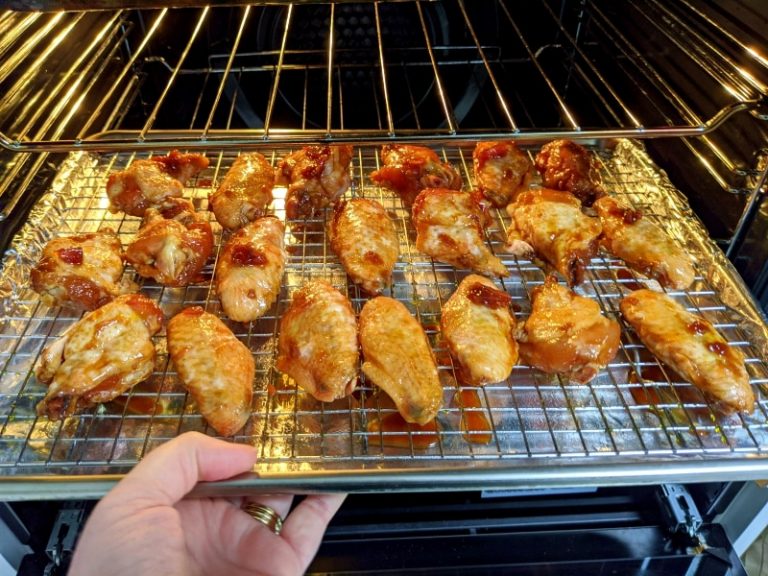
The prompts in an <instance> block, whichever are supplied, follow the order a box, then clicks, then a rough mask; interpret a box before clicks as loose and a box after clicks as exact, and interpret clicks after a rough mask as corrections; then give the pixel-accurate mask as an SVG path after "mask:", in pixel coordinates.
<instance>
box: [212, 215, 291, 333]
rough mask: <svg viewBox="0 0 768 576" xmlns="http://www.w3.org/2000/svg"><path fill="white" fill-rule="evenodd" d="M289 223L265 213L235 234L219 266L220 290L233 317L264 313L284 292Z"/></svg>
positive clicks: (253, 317) (249, 318)
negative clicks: (281, 292) (281, 286)
mask: <svg viewBox="0 0 768 576" xmlns="http://www.w3.org/2000/svg"><path fill="white" fill-rule="evenodd" d="M284 235H285V225H284V224H283V223H282V222H281V221H280V220H278V219H277V218H275V217H273V216H265V217H264V218H259V219H258V220H255V221H254V222H251V223H250V224H248V225H246V226H245V227H244V228H241V229H240V230H238V231H237V232H236V233H235V234H233V235H232V236H231V237H230V239H229V240H228V241H227V243H226V244H225V245H224V248H223V249H222V250H221V255H220V256H219V262H218V264H217V266H216V276H215V282H216V293H217V294H218V295H219V300H221V307H222V308H223V309H224V312H225V313H226V315H227V316H229V317H230V318H231V319H232V320H235V321H236V322H250V321H252V320H256V319H257V318H259V317H260V316H262V315H263V314H264V313H265V312H266V311H267V310H268V309H269V307H270V306H272V304H273V303H274V302H275V299H276V298H277V295H278V294H279V293H280V281H281V280H282V278H283V270H284V269H285V247H284Z"/></svg>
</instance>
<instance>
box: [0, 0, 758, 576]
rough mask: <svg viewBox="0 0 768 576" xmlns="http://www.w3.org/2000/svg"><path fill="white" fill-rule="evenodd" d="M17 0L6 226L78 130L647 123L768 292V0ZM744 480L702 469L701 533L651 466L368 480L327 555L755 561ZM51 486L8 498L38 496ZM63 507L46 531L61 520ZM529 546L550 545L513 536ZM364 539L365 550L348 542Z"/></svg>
mask: <svg viewBox="0 0 768 576" xmlns="http://www.w3.org/2000/svg"><path fill="white" fill-rule="evenodd" d="M16 4H17V3H14V2H0V6H7V7H9V8H12V9H13V10H8V11H5V12H2V13H0V93H3V94H4V97H3V99H2V101H1V102H0V144H2V145H3V148H4V149H3V150H2V152H0V218H2V229H1V230H0V245H2V246H3V247H6V246H9V245H10V243H11V240H12V239H13V237H14V235H15V234H16V233H17V231H18V230H19V229H20V228H21V227H22V226H23V225H24V223H25V222H27V221H28V219H29V218H30V215H32V216H34V211H35V204H36V202H37V201H38V199H39V197H40V195H41V193H42V191H45V190H47V189H49V188H50V186H51V183H52V182H54V181H55V178H56V177H57V175H58V174H59V170H60V167H61V166H62V164H63V163H65V162H66V161H67V158H68V154H69V153H73V152H74V153H78V152H81V151H83V152H86V153H93V154H96V155H97V157H98V158H100V159H101V161H102V163H103V165H105V166H112V165H113V163H114V162H127V161H130V159H132V158H134V157H141V156H143V155H147V154H149V153H150V152H157V151H163V150H168V149H170V148H181V149H188V150H195V149H198V150H211V151H215V152H216V153H218V154H219V156H218V158H219V163H220V164H221V163H222V158H223V159H224V160H223V164H222V165H226V162H227V160H226V159H227V158H230V159H231V157H232V155H233V154H235V153H236V151H237V150H241V149H247V148H256V149H259V150H267V151H271V152H272V153H273V154H274V153H275V151H280V150H285V149H289V148H291V147H296V146H300V145H302V144H304V143H307V142H314V141H318V140H322V141H329V142H351V143H354V144H357V145H359V146H367V147H370V150H373V147H374V146H377V145H378V144H381V143H384V142H389V141H393V140H396V141H403V142H405V141H415V142H420V143H425V144H428V145H431V146H433V147H435V148H436V149H440V150H442V151H443V154H449V155H451V154H453V155H454V156H452V159H454V158H459V156H455V154H456V152H455V151H456V150H462V146H465V145H471V143H473V142H474V141H476V140H478V139H493V138H510V137H511V138H514V139H516V140H519V141H520V142H521V143H522V144H523V145H528V146H531V147H535V146H537V145H539V144H540V143H542V142H544V141H546V140H549V139H552V138H555V137H558V136H564V137H572V138H580V139H583V141H584V142H587V143H589V144H590V145H591V146H593V147H594V148H595V150H598V151H599V150H602V149H605V148H606V147H610V145H609V143H611V142H613V141H615V139H617V138H634V139H638V140H640V141H641V142H642V146H643V147H644V149H645V150H647V152H648V154H649V155H650V157H651V158H652V159H653V160H654V161H655V162H656V163H657V164H658V166H660V167H661V168H662V169H663V170H664V172H665V173H666V174H667V175H668V176H669V178H670V180H671V182H672V183H673V184H674V186H675V187H676V188H677V189H679V190H680V191H681V192H682V193H683V194H684V196H685V198H686V199H687V201H688V203H689V204H690V207H691V208H692V210H693V214H695V216H693V215H692V217H694V218H698V219H700V220H701V221H702V222H703V224H704V226H705V227H706V229H707V230H708V231H709V234H710V236H711V237H712V239H713V240H715V242H716V243H717V244H718V246H719V247H720V248H722V249H723V251H724V252H725V253H726V254H727V256H728V258H729V259H730V260H731V261H732V262H733V264H734V265H735V266H736V268H737V269H738V271H739V272H740V273H741V275H742V277H743V278H744V280H745V282H746V283H747V285H748V286H749V288H750V289H751V291H752V294H753V295H754V297H755V298H756V299H757V300H758V301H759V302H760V304H761V305H762V306H764V307H765V306H768V266H767V265H766V262H768V242H766V241H765V237H766V227H768V211H767V209H766V208H765V206H764V205H763V196H764V192H765V184H766V182H765V178H766V173H767V171H768V158H767V156H768V131H766V123H765V120H766V118H768V116H766V114H768V111H767V110H766V108H765V103H766V100H765V98H766V94H768V90H767V88H766V86H768V59H766V55H765V54H764V51H763V50H764V46H765V35H764V32H763V31H764V30H765V29H766V24H768V8H766V6H765V5H764V4H763V3H761V2H758V1H748V0H742V1H736V0H726V1H724V2H719V3H717V4H716V5H715V4H714V3H709V2H699V1H694V0H683V1H681V2H677V3H674V4H669V3H665V2H662V1H660V0H640V1H638V2H633V3H615V2H609V1H607V0H589V1H569V0H562V1H555V0H550V1H547V0H543V1H540V2H535V3H519V2H512V1H509V0H507V1H505V0H494V1H489V2H466V1H461V0H451V1H440V2H410V1H405V2H376V3H374V2H358V3H355V2H338V3H333V4H331V3H325V2H306V3H297V4H293V5H289V4H285V3H272V4H264V5H261V4H259V5H244V4H242V3H238V2H231V3H227V5H226V6H218V5H217V6H215V7H204V6H197V5H194V2H190V3H186V2H185V3H183V4H185V5H186V4H190V5H189V6H187V7H184V8H168V7H164V6H162V5H152V3H151V2H147V3H141V2H135V3H133V5H129V4H130V3H124V4H123V5H120V6H114V7H113V9H110V10H88V9H86V8H88V7H87V6H86V5H85V4H84V3H82V2H80V3H78V2H77V1H70V2H66V1H65V2H62V3H57V4H58V5H59V6H58V7H62V6H63V7H65V8H70V9H71V11H65V12H56V11H49V9H50V8H52V7H53V5H52V4H51V3H46V1H45V0H41V1H40V2H39V3H37V4H36V3H35V2H31V3H30V2H23V3H21V2H20V3H18V4H20V5H22V6H19V5H16ZM36 7H39V8H42V11H29V10H30V8H36ZM446 150H447V152H446ZM115 159H117V160H115ZM459 159H460V158H459ZM374 161H375V159H374V158H373V156H372V157H371V158H369V159H367V160H366V162H368V163H373V162H374ZM361 164H363V161H362V160H361ZM3 369H4V370H9V368H8V367H7V366H4V367H3ZM6 374H7V373H6ZM5 425H7V423H6V424H5ZM737 484H738V483H737ZM740 489H743V487H742V486H734V485H733V483H730V482H721V483H716V484H713V485H704V484H701V485H694V486H689V491H690V492H691V493H692V494H693V496H694V498H695V500H696V502H697V503H698V505H699V508H700V510H701V511H702V517H703V521H702V522H701V523H700V526H698V527H697V530H698V533H697V538H698V539H699V540H697V539H694V540H691V539H690V538H689V536H690V535H688V536H686V535H685V534H684V532H685V530H683V531H682V532H683V533H680V532H679V531H677V532H676V531H675V528H676V524H675V522H674V521H673V520H670V516H669V514H668V512H664V511H663V510H665V506H664V505H661V504H654V505H653V506H649V502H653V503H657V502H663V501H664V500H663V499H661V500H660V499H659V496H658V494H659V493H663V490H662V488H661V487H659V486H653V487H646V488H643V487H635V488H633V489H631V490H630V489H619V488H598V489H597V492H596V493H593V492H592V490H586V491H583V492H576V493H575V494H570V495H569V494H567V493H566V494H564V495H563V494H557V493H553V492H551V491H550V492H548V493H546V494H544V495H537V494H533V495H531V494H528V495H521V494H511V495H510V494H503V493H494V492H493V491H490V492H487V493H471V494H470V493H463V492H457V493H452V494H450V493H448V494H440V495H432V496H425V495H418V496H412V495H404V494H399V495H396V496H392V495H389V496H387V495H384V494H381V495H377V496H376V497H372V498H365V497H364V496H362V495H359V496H355V497H354V499H353V502H351V503H350V505H349V506H347V507H345V509H344V510H343V511H342V513H341V514H340V516H339V517H338V518H337V520H336V521H335V522H334V524H333V525H332V527H331V529H330V531H329V533H328V538H327V539H326V543H325V545H324V548H323V549H322V550H321V554H320V556H319V557H318V559H317V560H316V563H315V564H314V565H313V568H312V570H313V571H317V572H330V571H334V570H337V571H346V572H348V573H359V572H365V571H368V572H372V571H375V570H382V571H383V570H385V569H386V570H394V571H397V572H398V573H402V571H404V570H405V569H411V570H412V571H414V572H419V571H421V573H424V572H426V571H430V570H431V569H434V568H435V567H436V566H440V565H441V564H440V561H441V560H442V558H443V557H444V555H445V554H446V553H448V552H446V550H448V549H450V550H451V553H455V554H456V555H459V553H460V552H462V551H464V553H465V555H464V556H463V560H462V562H461V563H460V565H459V566H458V569H470V568H472V569H473V570H476V571H480V572H481V573H482V572H483V571H484V570H485V571H488V572H489V573H490V572H491V571H493V570H494V569H499V566H500V565H504V566H505V570H507V571H508V573H518V572H510V570H518V571H519V573H524V572H523V571H525V573H547V574H549V573H574V572H573V570H574V568H573V566H574V562H575V563H576V564H577V565H578V570H581V572H579V573H584V574H594V573H597V572H596V571H597V570H608V569H610V570H613V571H614V572H613V573H628V572H629V571H631V570H646V571H647V570H656V571H658V572H659V573H664V572H665V571H667V572H674V573H682V572H684V571H685V570H688V571H689V573H695V574H710V573H711V574H718V573H723V574H725V573H729V572H728V570H733V572H730V573H740V572H739V571H738V570H739V568H738V559H735V558H734V557H733V554H734V552H733V548H732V546H731V543H730V542H729V541H728V540H729V538H730V539H731V540H733V539H734V537H733V535H725V534H724V533H723V529H722V526H721V524H719V523H718V522H717V519H718V518H719V516H718V514H721V513H723V511H724V510H726V509H727V502H728V501H730V499H731V498H734V497H735V496H733V494H735V493H736V492H738V490H740ZM672 500H674V498H673V499H672ZM41 509H42V506H38V507H37V509H36V508H35V504H33V503H31V504H26V505H16V506H15V510H11V513H13V514H16V515H17V516H20V517H22V518H28V517H30V516H32V517H34V516H35V515H37V516H38V517H40V518H42V517H44V516H45V515H44V514H41V513H40V510H41ZM368 515H370V516H368ZM46 518H47V517H46ZM372 518H373V519H375V521H372V520H371V519H372ZM672 518H674V516H673V517H672ZM55 521H56V518H55V517H53V516H52V517H51V518H50V525H48V524H46V527H47V526H50V528H43V529H42V531H45V529H52V530H53V532H54V533H55V532H56V528H53V524H55ZM414 534H417V536H415V537H414ZM54 540H56V538H54ZM701 541H704V542H705V543H706V544H707V547H708V548H710V549H711V551H710V552H708V553H705V554H701V553H700V550H698V549H697V546H699V545H700V543H701ZM510 542H513V543H514V546H512V545H510ZM537 542H538V543H539V544H537ZM560 542H565V543H566V545H564V546H563V547H562V549H561V548H558V543H560ZM49 544H50V542H46V546H47V545H49ZM46 546H43V545H42V544H41V543H38V547H39V548H40V549H41V550H42V552H41V554H42V553H44V552H45V548H46ZM536 546H539V548H536V553H535V557H536V558H537V559H538V560H537V561H536V562H535V563H532V562H531V561H530V556H525V555H518V554H516V552H515V551H516V550H526V551H528V550H531V549H533V548H534V547H536ZM54 548H55V547H54ZM353 548H355V549H357V550H366V551H368V553H367V554H357V555H355V557H354V558H352V557H351V556H350V553H349V551H350V549H353ZM697 550H698V551H697ZM469 551H471V552H469ZM606 551H610V553H608V552H606ZM48 556H49V557H50V556H51V553H50V552H49V553H48ZM40 557H42V556H41V555H40V554H38V557H37V560H36V562H37V563H38V564H39V563H40ZM366 559H367V560H366ZM416 559H418V561H417V560H416ZM60 561H61V559H60ZM29 562H32V560H31V559H30V560H29ZM366 562H368V563H367V564H366ZM493 562H498V564H497V565H493ZM534 564H535V565H534ZM62 566H63V565H62ZM341 567H343V570H342V569H341ZM513 567H514V568H513ZM30 570H31V571H30V572H29V573H36V572H35V571H34V570H32V569H30ZM557 570H561V572H558V571H557ZM569 570H570V571H569Z"/></svg>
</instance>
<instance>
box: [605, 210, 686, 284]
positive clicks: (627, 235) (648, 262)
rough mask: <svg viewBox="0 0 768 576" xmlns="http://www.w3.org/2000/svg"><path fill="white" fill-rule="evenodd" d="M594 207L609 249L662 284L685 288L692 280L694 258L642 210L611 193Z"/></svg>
mask: <svg viewBox="0 0 768 576" xmlns="http://www.w3.org/2000/svg"><path fill="white" fill-rule="evenodd" d="M595 209H596V210H597V214H598V215H599V216H600V222H601V223H602V225H603V236H602V239H601V242H602V244H603V245H604V246H605V247H606V249H607V250H608V251H609V252H611V253H612V254H614V255H616V256H618V257H619V258H621V259H622V260H624V262H626V263H627V264H628V265H629V266H630V267H632V268H634V269H635V270H637V271H638V272H640V273H641V274H645V275H646V276H649V277H651V278H654V279H656V280H658V281H659V283H661V285H662V286H667V287H670V288H676V289H678V290H685V289H686V288H688V286H690V285H691V284H692V283H693V280H694V278H695V277H696V273H695V271H694V269H693V266H692V265H691V259H690V258H689V257H688V255H687V254H686V253H685V251H683V249H682V248H680V246H678V245H677V244H676V243H675V242H674V241H673V240H672V239H671V238H670V237H669V236H667V235H666V234H665V233H664V231H663V230H662V229H661V228H659V227H658V226H656V225H655V224H654V223H653V222H651V221H650V220H648V219H647V218H643V215H642V213H641V212H639V211H637V210H633V209H632V208H629V207H628V206H626V205H625V204H623V203H622V202H620V201H619V200H618V199H616V198H613V197H612V196H603V197H602V198H600V199H599V200H597V201H596V202H595Z"/></svg>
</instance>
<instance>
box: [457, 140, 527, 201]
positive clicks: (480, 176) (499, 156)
mask: <svg viewBox="0 0 768 576" xmlns="http://www.w3.org/2000/svg"><path fill="white" fill-rule="evenodd" d="M472 160H473V164H474V168H475V180H476V181H477V187H478V189H479V190H480V192H481V193H482V194H483V196H484V197H485V198H486V199H487V200H489V201H490V202H491V203H492V204H493V205H494V206H496V207H497V208H503V207H505V206H506V205H507V204H509V203H510V202H512V201H513V200H514V199H515V198H516V197H517V195H518V194H519V193H520V192H522V191H523V190H525V189H526V188H528V182H530V180H531V171H532V169H533V166H532V165H531V161H530V160H529V159H528V155H527V154H526V153H525V152H523V151H522V150H520V149H519V148H518V147H517V145H516V144H515V143H514V142H512V141H511V140H502V141H499V142H478V143H477V145H476V146H475V151H474V152H473V153H472Z"/></svg>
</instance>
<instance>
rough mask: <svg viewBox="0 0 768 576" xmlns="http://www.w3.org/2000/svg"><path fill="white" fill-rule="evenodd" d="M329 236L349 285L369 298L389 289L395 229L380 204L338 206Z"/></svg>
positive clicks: (356, 201)
mask: <svg viewBox="0 0 768 576" xmlns="http://www.w3.org/2000/svg"><path fill="white" fill-rule="evenodd" d="M329 236H330V240H331V248H332V249H333V251H334V252H335V253H336V254H337V255H338V257H339V259H340V260H341V264H342V266H344V270H346V271H347V274H349V277H350V278H351V279H352V282H354V283H355V284H359V285H360V286H362V288H363V290H365V291H366V292H368V293H369V294H379V293H380V292H381V291H382V290H383V289H384V288H385V287H387V286H389V284H390V281H391V278H392V270H394V268H395V263H396V262H397V256H398V253H399V243H398V239H397V231H396V230H395V225H394V224H393V223H392V220H390V218H389V216H387V212H386V211H385V210H384V207H383V206H382V205H381V204H379V203H378V202H376V201H374V200H367V199H364V198H354V199H352V200H348V201H347V202H343V203H339V204H337V205H336V208H335V210H334V213H333V219H332V220H331V223H330V229H329Z"/></svg>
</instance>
